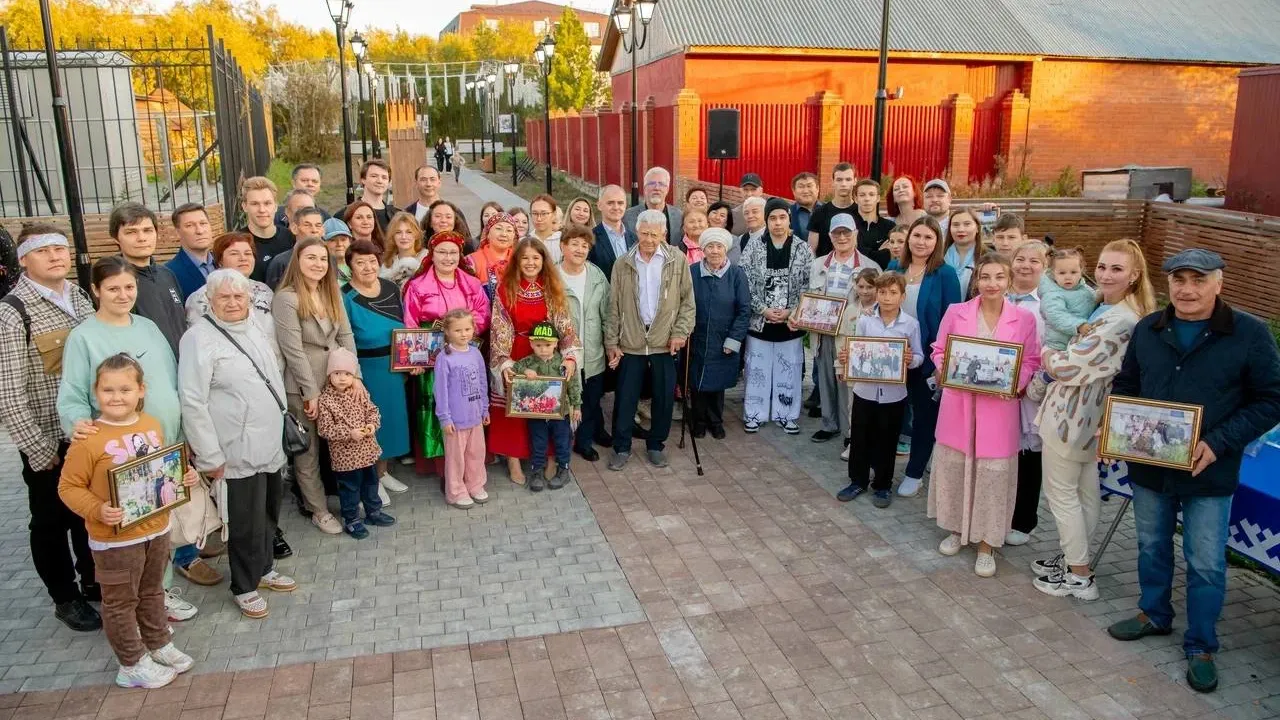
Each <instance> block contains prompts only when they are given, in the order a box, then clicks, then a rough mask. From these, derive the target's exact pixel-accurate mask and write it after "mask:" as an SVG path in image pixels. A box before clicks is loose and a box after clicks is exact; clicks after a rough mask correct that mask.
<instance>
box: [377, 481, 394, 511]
mask: <svg viewBox="0 0 1280 720" xmlns="http://www.w3.org/2000/svg"><path fill="white" fill-rule="evenodd" d="M378 499H379V500H381V501H382V507H384V508H385V507H391V496H390V495H389V494H387V489H386V488H385V487H383V486H382V483H378Z"/></svg>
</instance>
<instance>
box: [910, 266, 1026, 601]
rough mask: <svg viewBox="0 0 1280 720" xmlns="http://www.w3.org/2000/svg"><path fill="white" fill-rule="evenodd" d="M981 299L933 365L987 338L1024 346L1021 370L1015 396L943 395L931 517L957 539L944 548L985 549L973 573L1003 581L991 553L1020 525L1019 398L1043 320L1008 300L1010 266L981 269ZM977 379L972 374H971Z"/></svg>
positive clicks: (959, 310)
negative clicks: (958, 346)
mask: <svg viewBox="0 0 1280 720" xmlns="http://www.w3.org/2000/svg"><path fill="white" fill-rule="evenodd" d="M974 277H975V278H976V279H977V286H978V296H977V297H975V298H974V299H972V300H969V301H968V302H964V303H958V304H955V305H952V306H951V307H949V308H947V312H946V315H944V316H943V317H942V325H941V327H939V329H938V339H937V340H936V341H934V343H933V362H934V364H935V365H937V367H938V368H939V370H938V371H937V372H938V373H939V374H938V376H937V377H938V380H939V382H941V380H942V375H941V373H943V372H951V369H950V368H945V367H944V365H943V355H944V354H945V352H946V347H947V338H948V336H951V335H957V336H965V337H972V338H985V339H989V340H998V341H1000V342H1007V343H1016V344H1019V345H1021V346H1022V365H1021V367H1020V368H1019V370H1018V378H1017V388H1016V392H1015V394H1013V395H1010V396H1008V397H1001V396H996V395H988V394H983V393H975V392H970V391H967V390H957V389H954V388H950V387H948V388H944V389H943V391H942V406H941V408H940V409H939V412H938V429H937V431H936V437H937V442H938V445H937V450H935V451H934V455H933V473H932V478H931V481H930V483H929V509H928V513H929V517H936V518H937V519H938V526H939V527H941V528H942V529H944V530H948V531H950V534H949V535H948V536H947V538H946V539H945V540H943V541H942V543H941V544H940V545H939V546H938V551H939V552H941V553H942V554H943V555H955V554H956V553H958V552H960V549H961V548H963V547H964V546H965V545H968V544H969V543H971V542H977V543H978V558H977V561H976V562H975V563H974V566H973V571H974V572H975V573H977V574H978V575H979V576H980V577H991V576H992V575H995V574H996V561H995V557H994V556H993V555H992V548H996V547H1000V546H1001V545H1003V544H1004V538H1005V535H1006V534H1007V533H1008V532H1009V527H1010V523H1011V522H1012V521H1013V507H1014V501H1015V500H1016V498H1017V485H1018V479H1017V478H1018V448H1019V439H1020V437H1021V435H1022V421H1021V410H1020V405H1019V402H1018V397H1017V396H1018V395H1021V394H1022V392H1023V390H1025V389H1026V387H1027V383H1029V382H1030V381H1031V377H1032V376H1033V375H1035V372H1036V370H1038V369H1039V368H1040V343H1039V341H1038V340H1037V334H1036V316H1035V315H1033V314H1032V313H1031V312H1030V311H1029V310H1025V309H1023V308H1020V307H1017V306H1016V305H1014V304H1013V303H1010V302H1007V301H1006V300H1005V293H1007V292H1008V290H1009V284H1010V282H1011V279H1012V277H1013V268H1012V266H1011V265H1010V264H1009V259H1008V258H1006V257H1005V256H1003V255H999V254H996V253H990V254H987V255H985V256H983V257H982V258H981V259H980V260H979V261H978V265H977V267H976V268H975V269H974ZM967 374H968V375H969V377H974V374H973V373H967Z"/></svg>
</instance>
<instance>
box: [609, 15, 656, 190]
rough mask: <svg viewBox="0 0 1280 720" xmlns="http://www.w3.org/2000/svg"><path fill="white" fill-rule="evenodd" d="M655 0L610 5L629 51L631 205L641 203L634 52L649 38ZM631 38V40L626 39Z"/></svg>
mask: <svg viewBox="0 0 1280 720" xmlns="http://www.w3.org/2000/svg"><path fill="white" fill-rule="evenodd" d="M657 4H658V0H617V4H616V5H614V6H613V12H612V13H611V14H612V15H613V24H614V25H615V26H616V27H617V28H618V35H619V36H620V37H621V39H622V49H623V50H625V51H626V52H628V53H631V204H632V205H639V204H640V168H639V165H640V139H639V137H638V136H639V134H640V123H639V119H638V118H639V116H638V115H637V114H636V105H637V104H638V99H637V97H636V96H637V95H638V92H637V90H636V55H637V54H639V52H640V49H641V48H643V47H644V46H645V43H647V42H648V41H649V21H650V20H652V19H653V11H654V8H655V7H656V6H657ZM636 20H639V21H640V27H639V28H638V29H636V32H635V34H634V35H633V34H631V29H632V28H634V27H636V22H635V21H636ZM628 38H630V42H628Z"/></svg>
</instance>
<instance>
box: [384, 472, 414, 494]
mask: <svg viewBox="0 0 1280 720" xmlns="http://www.w3.org/2000/svg"><path fill="white" fill-rule="evenodd" d="M378 484H379V485H381V486H382V487H384V488H386V489H387V490H390V491H391V492H393V493H402V492H404V491H405V490H408V489H409V486H408V485H405V484H404V483H402V482H400V481H399V480H397V479H395V477H393V476H392V475H391V473H382V477H380V478H378Z"/></svg>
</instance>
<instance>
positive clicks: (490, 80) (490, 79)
mask: <svg viewBox="0 0 1280 720" xmlns="http://www.w3.org/2000/svg"><path fill="white" fill-rule="evenodd" d="M484 79H485V80H486V81H487V82H488V83H489V84H490V85H493V84H495V83H497V82H498V76H497V75H496V74H494V73H489V74H488V75H486V76H485V78H484Z"/></svg>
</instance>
